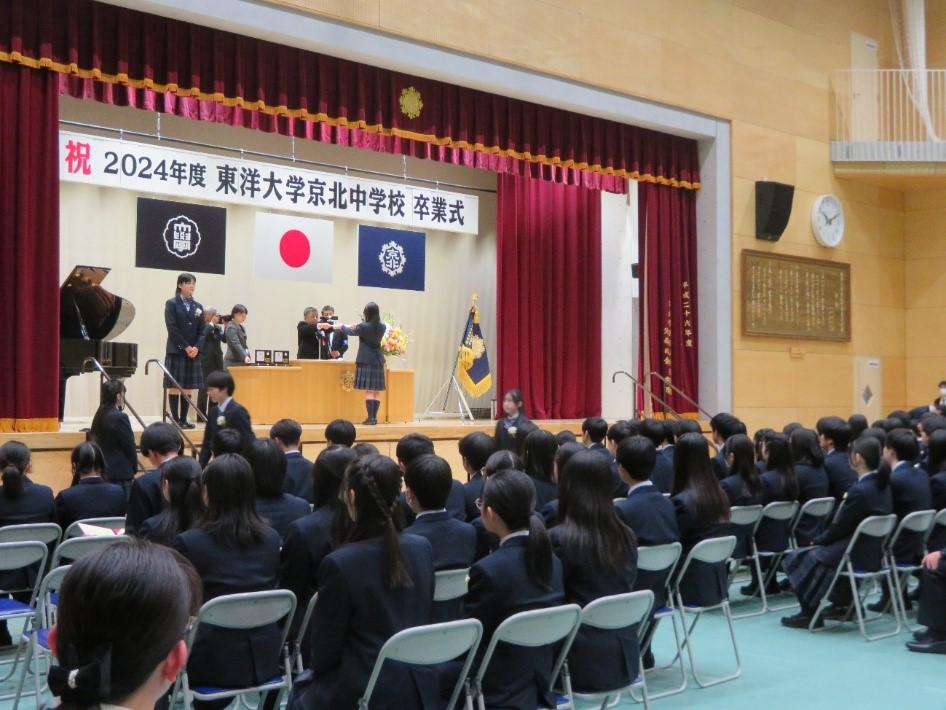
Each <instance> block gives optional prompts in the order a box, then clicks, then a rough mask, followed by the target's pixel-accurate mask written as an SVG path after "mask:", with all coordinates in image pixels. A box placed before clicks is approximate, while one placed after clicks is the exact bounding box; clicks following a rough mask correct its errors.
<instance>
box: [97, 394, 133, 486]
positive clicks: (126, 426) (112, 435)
mask: <svg viewBox="0 0 946 710" xmlns="http://www.w3.org/2000/svg"><path fill="white" fill-rule="evenodd" d="M95 443H96V444H98V445H99V446H100V447H101V449H102V454H104V456H105V473H106V475H108V480H110V481H130V480H131V479H133V478H134V477H135V469H136V468H137V466H138V447H136V446H135V435H134V433H133V432H132V430H131V422H130V421H129V420H128V415H127V414H125V413H124V412H123V411H121V410H120V409H117V408H114V407H113V408H112V409H110V410H108V411H107V412H106V413H105V417H104V418H103V421H102V429H101V431H100V432H99V433H98V436H96V437H95Z"/></svg>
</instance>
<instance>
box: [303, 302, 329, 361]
mask: <svg viewBox="0 0 946 710" xmlns="http://www.w3.org/2000/svg"><path fill="white" fill-rule="evenodd" d="M323 332H325V331H323V330H321V329H320V328H319V311H318V309H316V308H314V307H313V306H307V307H306V308H305V309H304V310H303V311H302V320H301V321H299V322H298V323H297V324H296V334H297V336H298V340H299V349H298V351H297V352H296V358H297V359H299V360H318V359H319V346H320V344H321V342H322V333H323Z"/></svg>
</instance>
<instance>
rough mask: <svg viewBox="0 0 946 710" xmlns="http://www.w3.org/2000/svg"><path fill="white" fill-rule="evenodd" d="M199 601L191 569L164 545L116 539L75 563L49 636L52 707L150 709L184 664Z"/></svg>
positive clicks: (196, 584) (63, 589) (67, 576)
mask: <svg viewBox="0 0 946 710" xmlns="http://www.w3.org/2000/svg"><path fill="white" fill-rule="evenodd" d="M200 602H201V590H200V579H199V578H198V576H197V573H196V572H195V571H194V568H193V567H192V566H191V565H190V564H189V563H188V562H187V560H185V559H183V558H182V557H181V556H180V555H179V554H177V553H176V552H174V551H173V550H170V549H168V548H166V547H162V546H160V545H152V544H149V543H147V542H143V541H140V540H134V539H123V540H118V541H116V542H115V544H113V545H109V546H107V547H104V548H102V549H100V550H97V551H94V552H90V553H89V554H87V555H84V556H83V557H82V558H81V559H79V560H76V561H75V562H74V563H73V564H72V567H71V568H70V569H69V571H68V572H67V573H66V576H65V577H64V578H63V581H62V587H61V590H60V596H59V602H58V604H57V607H56V612H57V613H56V616H57V620H56V624H55V625H54V626H53V628H52V629H50V631H49V646H50V648H51V649H52V651H53V653H54V654H55V656H56V658H57V660H58V664H57V665H54V666H52V668H50V670H49V688H50V690H51V691H52V693H53V695H55V696H57V697H58V698H59V699H60V701H61V705H59V707H61V708H98V707H109V708H117V707H121V708H127V709H128V710H152V708H154V707H155V706H156V703H157V702H158V700H159V698H162V697H163V696H164V695H165V693H167V691H168V690H169V689H170V687H171V685H172V684H173V683H174V679H175V678H176V677H177V673H178V671H179V670H180V669H181V667H182V666H183V665H184V661H185V660H186V658H187V648H186V646H185V643H184V636H185V633H186V631H187V628H188V625H189V624H190V622H191V620H192V619H193V618H194V616H195V615H196V614H197V610H198V609H199V608H200Z"/></svg>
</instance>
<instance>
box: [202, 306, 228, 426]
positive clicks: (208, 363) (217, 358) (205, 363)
mask: <svg viewBox="0 0 946 710" xmlns="http://www.w3.org/2000/svg"><path fill="white" fill-rule="evenodd" d="M223 341H224V336H223V326H221V325H220V315H219V314H218V313H217V309H216V308H211V307H208V308H207V310H206V311H205V312H204V347H203V349H202V350H201V351H200V371H201V372H202V373H203V376H204V378H205V379H206V378H207V375H209V374H210V373H211V372H216V371H217V370H222V369H223ZM197 408H198V409H199V410H200V411H202V412H203V413H204V414H207V409H208V404H207V388H206V387H201V388H200V392H198V393H197Z"/></svg>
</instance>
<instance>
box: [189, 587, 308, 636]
mask: <svg viewBox="0 0 946 710" xmlns="http://www.w3.org/2000/svg"><path fill="white" fill-rule="evenodd" d="M295 610H296V595H295V594H293V593H292V592H290V591H288V590H286V589H273V590H269V591H265V592H244V593H242V594H225V595H223V596H219V597H216V598H215V599H211V600H210V601H209V602H205V603H204V605H203V606H202V607H200V611H199V612H197V624H195V625H194V628H193V629H192V630H191V634H192V635H196V631H197V626H198V625H199V624H201V623H204V624H213V625H214V626H221V627H223V628H225V629H255V628H257V627H259V626H266V625H268V624H272V623H274V622H276V621H279V620H280V619H284V618H286V617H289V618H291V617H292V615H293V613H295ZM288 633H289V625H288V624H287V625H286V628H285V630H284V635H285V634H288ZM283 643H285V638H283Z"/></svg>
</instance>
